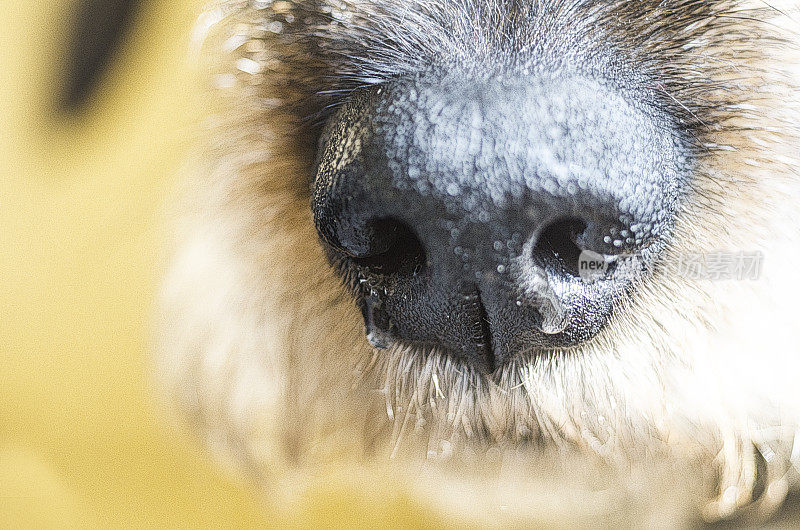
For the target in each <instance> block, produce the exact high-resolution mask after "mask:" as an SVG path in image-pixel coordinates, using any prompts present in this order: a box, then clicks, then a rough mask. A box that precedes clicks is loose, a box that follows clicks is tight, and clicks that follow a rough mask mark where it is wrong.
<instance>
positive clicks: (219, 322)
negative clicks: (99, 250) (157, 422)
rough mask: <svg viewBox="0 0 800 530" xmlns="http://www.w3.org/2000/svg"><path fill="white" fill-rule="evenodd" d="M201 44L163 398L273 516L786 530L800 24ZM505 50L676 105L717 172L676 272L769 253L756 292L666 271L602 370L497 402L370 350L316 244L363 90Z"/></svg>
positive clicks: (499, 3) (222, 12)
mask: <svg viewBox="0 0 800 530" xmlns="http://www.w3.org/2000/svg"><path fill="white" fill-rule="evenodd" d="M521 21H528V23H522V22H521ZM531 21H532V22H531ZM198 28H199V31H198V42H200V41H202V50H203V51H202V53H203V56H204V57H209V58H210V59H211V63H212V64H211V66H212V68H213V75H212V76H211V78H212V81H213V82H214V83H215V84H216V85H217V89H216V90H215V91H214V95H213V101H214V112H213V113H212V118H211V119H210V125H209V128H208V135H207V136H208V138H207V140H206V141H204V143H203V144H202V146H203V147H202V151H201V152H200V153H198V155H197V157H196V170H195V171H193V174H192V177H191V178H190V179H189V180H188V182H187V183H186V185H185V192H184V196H185V199H184V200H183V201H181V203H180V206H179V208H178V210H179V212H180V220H179V221H176V222H175V230H174V234H175V238H174V241H173V242H172V245H171V247H170V248H171V249H172V251H173V253H174V257H173V259H172V261H171V266H170V270H169V273H168V274H167V277H166V279H165V281H164V286H163V290H162V296H161V305H160V310H159V315H160V320H159V326H158V328H159V342H158V350H159V357H158V358H159V366H158V373H159V377H160V379H161V381H162V383H163V384H162V387H163V388H164V391H165V395H166V396H167V398H168V400H169V401H170V403H171V407H172V408H173V409H174V410H176V411H178V415H179V416H180V417H181V418H183V419H184V420H185V423H186V424H187V425H189V426H191V428H192V429H193V430H194V431H195V432H196V433H198V434H199V435H200V437H202V439H203V440H204V441H205V443H206V444H207V445H208V447H209V448H210V449H211V450H212V452H213V453H214V454H215V455H217V456H218V457H219V458H220V459H224V460H225V461H227V462H230V463H235V465H236V467H237V469H239V470H240V471H242V472H244V473H246V474H248V475H249V476H250V477H251V478H253V479H254V480H255V481H256V483H257V484H258V485H259V487H260V488H261V489H262V490H263V491H264V492H266V493H267V495H268V497H272V498H273V499H274V498H275V497H274V496H276V495H281V496H283V497H282V498H284V499H289V500H291V499H293V498H297V497H298V496H299V497H302V496H303V495H308V494H309V493H308V491H309V490H313V489H314V488H315V487H316V486H315V485H319V484H324V483H326V481H335V480H343V481H345V482H347V481H350V482H352V483H353V484H362V485H363V487H362V486H356V487H355V488H356V489H358V488H359V487H361V488H362V489H369V488H373V487H375V486H374V485H375V484H380V485H383V486H382V487H391V488H392V490H394V491H395V492H396V491H402V492H405V494H408V495H409V496H411V497H412V498H415V499H417V500H419V502H420V503H421V504H422V505H425V506H427V507H429V508H430V509H432V510H434V511H436V512H439V513H441V514H444V517H446V518H447V520H448V521H456V522H466V523H492V524H505V523H509V522H520V521H527V522H533V523H538V524H555V525H559V526H560V525H579V526H589V525H592V524H596V523H598V522H599V523H600V524H608V525H610V524H624V525H639V524H652V523H657V524H659V525H668V526H682V525H686V524H693V523H696V522H698V521H708V520H719V519H728V518H732V517H745V518H753V519H752V520H756V521H761V520H763V518H765V517H769V516H771V515H773V514H774V513H775V511H776V510H777V509H778V508H779V507H781V506H784V509H787V508H786V503H785V502H784V499H785V498H786V496H787V494H789V493H790V492H791V491H792V490H793V489H794V488H795V487H796V486H797V485H798V482H799V481H800V476H799V475H798V471H799V470H800V468H798V466H800V435H799V434H800V388H799V387H800V345H798V341H797V339H796V336H795V335H796V333H795V329H796V328H795V327H794V326H795V325H796V320H797V317H798V311H797V309H796V307H797V300H798V299H800V289H798V283H799V282H798V281H797V280H796V277H797V276H796V272H795V269H796V267H797V265H798V264H800V218H799V217H800V216H798V213H797V208H796V207H795V204H797V201H800V175H798V168H800V152H799V151H800V112H798V110H799V109H798V102H800V69H799V68H798V65H799V64H800V51H798V46H797V44H798V42H800V41H798V33H797V31H798V29H800V5H798V4H797V3H796V2H793V1H781V2H772V3H769V4H767V3H765V2H750V1H747V2H745V1H735V0H707V1H697V0H666V1H660V0H635V1H633V0H619V1H616V0H610V1H608V2H591V1H584V0H581V1H571V0H529V1H527V2H518V1H511V0H432V1H430V2H410V1H408V0H404V1H401V0H320V1H318V2H300V1H286V0H274V1H272V0H252V1H239V0H228V1H224V2H221V3H219V4H218V5H216V6H213V7H211V8H210V9H209V11H208V12H207V13H205V14H204V15H203V17H201V19H200V22H199V24H198ZM508 42H513V43H515V44H514V46H513V50H512V49H510V48H509V45H508V44H507V43H508ZM512 51H513V52H514V53H516V54H517V55H518V56H523V57H524V56H526V54H528V55H530V54H539V56H545V57H552V61H553V62H558V61H563V62H569V61H570V60H572V59H574V58H575V57H583V58H585V57H599V58H601V59H602V60H606V59H607V58H608V56H609V54H611V56H612V59H613V57H614V56H616V55H615V54H620V55H621V56H623V57H624V58H625V60H626V61H633V62H634V63H636V64H638V65H640V67H641V68H642V69H643V71H647V72H649V73H651V74H652V75H653V76H654V79H658V80H660V83H659V84H658V86H656V87H655V88H654V90H657V91H659V93H660V94H662V96H663V102H664V104H665V105H668V106H671V107H670V108H672V110H673V112H674V114H675V115H677V116H680V117H681V120H682V123H683V124H684V125H685V127H686V128H687V130H690V131H691V134H692V135H693V138H694V141H695V143H696V147H697V149H698V153H700V155H699V156H698V159H699V165H698V169H697V170H696V173H695V175H694V176H693V181H692V183H691V188H692V189H691V191H690V194H689V199H688V200H687V201H685V204H684V206H683V208H682V210H681V212H680V214H679V218H678V224H677V227H676V230H675V237H674V240H673V241H672V242H671V244H670V246H669V248H668V249H667V256H666V257H665V258H664V262H665V263H676V262H677V261H678V260H680V259H681V256H686V255H689V254H692V253H702V252H715V251H734V252H735V251H760V252H762V253H763V256H764V258H763V271H762V274H761V276H760V278H759V279H758V280H752V281H719V282H715V281H709V280H708V279H692V278H687V277H685V276H682V275H680V274H676V273H675V271H674V270H672V269H670V268H669V267H663V268H659V269H657V270H656V271H655V272H654V273H653V274H652V275H651V276H650V277H649V278H647V279H646V280H644V281H643V283H642V285H640V287H639V290H638V294H637V295H636V296H635V297H634V298H633V299H632V300H630V301H629V302H626V303H625V304H624V305H623V306H621V307H619V308H617V310H616V311H615V316H614V318H613V319H612V322H610V323H609V325H608V326H607V327H606V329H605V330H603V331H602V332H601V334H600V335H599V336H598V337H596V338H595V339H593V340H592V341H590V342H589V343H587V344H585V345H582V346H581V347H578V348H575V349H573V350H568V351H547V352H520V355H518V356H517V357H516V358H515V359H514V360H513V362H511V363H509V364H507V365H506V366H504V367H502V369H501V370H500V371H499V372H497V373H495V374H492V375H491V376H489V375H486V374H482V373H480V372H477V371H474V370H473V369H471V368H470V367H469V366H467V365H466V364H464V363H461V362H460V361H458V360H455V359H452V358H450V357H447V356H444V355H441V354H439V353H438V352H436V351H425V352H423V351H411V350H408V349H402V348H395V349H393V350H389V351H376V350H373V349H372V348H371V347H370V346H369V345H368V343H367V342H366V340H365V338H364V331H363V322H362V319H361V316H360V314H359V312H358V310H357V309H356V307H355V306H354V304H353V301H352V300H351V298H350V296H349V295H348V294H347V291H346V290H345V289H344V288H343V286H342V284H341V280H340V279H339V278H338V277H337V276H336V275H335V274H334V272H333V270H332V269H331V267H330V266H329V264H328V262H327V260H326V258H325V256H324V253H323V250H322V248H321V246H320V244H319V242H318V237H317V234H316V231H315V227H314V223H313V218H312V214H311V210H310V206H309V204H310V185H311V182H310V179H311V177H312V175H313V164H314V160H315V157H316V148H317V145H316V137H317V135H318V131H319V126H320V124H322V123H323V122H324V121H325V118H326V117H327V116H329V115H330V113H331V110H332V109H334V108H336V107H337V106H338V105H339V104H341V102H342V101H343V100H344V98H346V95H347V94H348V93H349V92H350V91H351V90H353V89H354V88H358V87H361V86H365V85H373V84H378V83H380V82H382V81H384V80H386V79H388V78H391V77H392V76H395V75H399V74H402V73H404V72H413V71H414V69H415V68H419V67H420V64H421V61H423V60H424V59H425V58H426V57H430V56H433V55H438V56H443V55H446V56H447V57H448V58H450V59H452V60H453V61H458V60H459V57H460V56H461V55H464V54H465V56H470V57H475V56H478V57H480V58H481V59H480V60H485V61H487V62H488V61H492V60H495V59H496V57H495V56H496V55H498V54H510V53H512ZM353 476H359V477H362V478H363V477H366V478H364V480H363V481H361V482H359V481H358V480H356V479H354V478H353ZM298 477H299V478H298ZM289 492H291V493H289ZM288 505H290V506H291V505H292V504H291V502H289V504H288Z"/></svg>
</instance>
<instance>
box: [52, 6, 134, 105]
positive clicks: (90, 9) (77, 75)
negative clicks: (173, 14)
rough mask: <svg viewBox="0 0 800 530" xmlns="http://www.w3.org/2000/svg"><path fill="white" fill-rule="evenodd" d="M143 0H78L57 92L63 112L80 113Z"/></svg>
mask: <svg viewBox="0 0 800 530" xmlns="http://www.w3.org/2000/svg"><path fill="white" fill-rule="evenodd" d="M142 3H143V0H79V1H78V3H77V5H76V8H75V11H74V15H73V18H72V20H71V29H70V31H69V34H70V38H69V41H68V47H67V50H66V52H65V64H64V69H63V75H64V77H65V78H64V80H63V83H62V84H61V93H60V94H58V107H59V109H60V110H61V111H63V112H68V113H76V112H80V111H81V110H82V109H83V108H84V107H85V106H86V103H87V102H88V101H89V99H90V98H91V96H92V94H93V93H94V91H95V90H96V89H97V85H98V84H99V81H100V80H101V79H102V77H103V74H104V72H105V71H106V69H107V68H108V66H109V64H110V63H111V61H112V60H113V58H114V56H115V52H116V50H117V48H118V47H119V44H120V42H121V41H122V38H123V37H124V36H125V34H126V33H127V31H128V29H129V27H130V26H131V25H132V22H133V20H134V18H135V14H136V11H137V10H138V9H139V8H140V7H141V5H142Z"/></svg>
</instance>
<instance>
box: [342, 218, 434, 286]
mask: <svg viewBox="0 0 800 530" xmlns="http://www.w3.org/2000/svg"><path fill="white" fill-rule="evenodd" d="M370 226H371V228H372V231H373V233H374V234H376V235H379V237H380V239H381V241H382V242H383V245H381V246H382V251H381V252H378V253H375V254H373V255H369V256H364V257H353V258H352V260H353V262H354V263H356V264H357V265H360V266H362V267H365V268H367V269H368V270H369V272H370V273H372V274H377V275H391V274H402V275H414V274H419V273H420V272H422V270H424V269H425V265H426V261H427V257H426V254H425V248H424V247H423V246H422V242H421V241H420V240H419V238H418V237H417V236H416V234H415V233H414V231H413V230H412V229H411V228H410V227H409V226H408V225H407V224H405V223H403V222H402V221H399V220H397V219H392V218H388V219H378V220H375V221H373V222H371V223H370Z"/></svg>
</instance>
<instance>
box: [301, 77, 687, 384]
mask: <svg viewBox="0 0 800 530" xmlns="http://www.w3.org/2000/svg"><path fill="white" fill-rule="evenodd" d="M671 130H672V129H671V125H670V123H669V122H668V120H666V119H664V120H662V119H660V117H659V116H658V114H657V113H654V112H648V111H647V110H645V109H641V108H638V107H637V106H636V105H635V104H631V103H629V102H628V101H627V100H626V99H625V98H624V97H623V96H621V95H619V94H617V93H616V92H615V91H614V90H611V89H608V88H606V87H604V86H602V85H600V84H599V83H596V82H593V81H591V80H588V79H583V78H549V79H537V80H531V79H500V80H498V79H492V80H486V81H475V80H471V81H470V82H465V81H464V80H463V79H459V78H458V77H451V78H444V79H442V78H439V79H434V80H430V79H426V78H422V77H417V78H413V79H406V80H398V81H395V82H393V83H392V84H390V85H385V86H382V87H379V88H372V89H368V90H364V91H361V92H358V93H356V94H354V95H353V97H352V98H351V99H350V101H349V102H348V104H347V105H345V107H344V108H342V109H341V110H340V111H339V113H338V114H337V115H336V116H334V117H333V118H332V120H331V122H330V123H329V125H328V127H327V129H326V131H325V132H324V133H323V136H322V140H321V151H320V153H321V154H320V157H319V161H318V164H317V173H316V177H315V181H314V191H313V200H312V209H313V212H314V218H315V222H316V225H317V229H318V232H319V234H320V236H321V238H322V239H323V240H324V242H325V243H326V246H327V247H328V249H329V254H330V257H331V259H332V261H333V263H334V264H335V265H336V266H337V267H338V269H339V271H340V272H341V273H342V275H343V276H344V278H345V279H346V280H347V281H349V283H350V285H351V287H352V289H353V291H354V293H355V294H356V298H357V299H358V302H359V304H360V305H361V308H362V311H363V314H364V319H365V324H366V332H367V336H368V338H369V340H370V342H372V344H373V345H374V346H376V347H388V346H391V345H392V344H395V343H399V344H401V345H406V346H414V347H418V348H424V349H426V350H430V351H439V352H444V353H447V354H453V355H457V356H459V357H462V358H464V359H468V360H469V361H471V362H473V363H474V364H475V365H476V366H479V367H481V368H482V369H488V370H493V369H494V368H496V367H497V366H500V365H501V364H503V363H504V362H506V361H507V360H508V359H510V358H511V357H513V356H514V355H515V354H516V353H519V352H523V351H538V350H541V349H546V348H565V347H570V346H575V345H578V344H580V343H582V342H584V341H586V340H588V339H590V338H591V337H593V336H594V335H595V334H596V333H598V332H599V331H600V329H601V328H602V327H603V325H604V324H605V323H606V322H607V320H608V319H609V318H610V316H611V314H612V311H613V309H614V307H615V305H616V302H617V301H618V300H619V299H620V298H621V297H625V296H629V295H630V294H631V293H632V290H633V286H634V285H635V284H636V279H637V278H638V277H640V276H641V275H642V274H643V273H644V271H645V270H646V268H647V265H648V264H650V263H652V262H653V261H654V260H655V259H656V257H657V255H658V252H659V250H660V248H662V247H663V244H664V242H665V241H666V239H667V237H668V234H669V231H670V227H671V224H672V221H673V218H674V213H675V210H676V207H677V203H678V202H679V197H680V189H681V186H680V183H681V181H682V179H681V175H682V172H683V171H685V168H686V166H687V164H688V162H687V157H686V155H685V150H684V148H683V147H682V146H681V144H680V142H678V141H676V135H674V134H672V133H671ZM586 256H589V257H590V258H591V259H595V260H600V262H601V263H600V265H599V268H600V269H601V273H602V274H600V275H599V276H598V275H597V274H595V276H592V277H587V276H586V275H585V274H583V272H584V271H583V269H582V267H583V265H585V263H584V261H585V259H586ZM596 272H597V267H595V268H593V273H596Z"/></svg>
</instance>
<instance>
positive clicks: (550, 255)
mask: <svg viewBox="0 0 800 530" xmlns="http://www.w3.org/2000/svg"><path fill="white" fill-rule="evenodd" d="M584 230H586V223H585V222H583V221H581V220H580V219H577V218H572V217H570V218H566V219H559V220H557V221H556V222H554V223H551V224H549V225H547V226H546V227H545V229H544V230H543V231H542V233H541V234H540V235H539V239H538V240H537V241H536V245H535V246H534V248H533V259H534V260H535V261H536V262H537V264H538V265H539V266H540V267H543V268H554V269H556V270H560V271H561V272H562V273H565V274H569V275H571V276H576V277H577V276H579V270H578V266H579V264H578V262H579V260H580V255H581V248H580V247H579V246H578V245H577V243H576V242H575V241H576V240H577V238H578V236H579V235H580V234H581V233H582V232H583V231H584Z"/></svg>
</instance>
